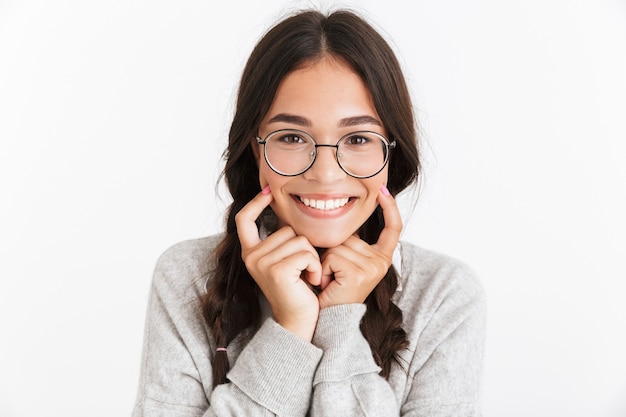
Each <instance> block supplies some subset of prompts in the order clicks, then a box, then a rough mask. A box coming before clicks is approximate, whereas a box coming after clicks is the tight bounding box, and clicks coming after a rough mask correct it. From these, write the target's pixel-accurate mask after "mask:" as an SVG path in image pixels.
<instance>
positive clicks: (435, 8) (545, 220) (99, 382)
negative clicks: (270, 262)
mask: <svg viewBox="0 0 626 417" xmlns="http://www.w3.org/2000/svg"><path fill="white" fill-rule="evenodd" d="M211 3H212V2H209V1H208V0H204V1H197V0H181V1H176V2H174V1H171V2H165V1H154V0H153V1H148V0H143V1H142V0H130V1H129V0H107V1H104V0H102V1H82V0H57V1H44V0H33V1H28V0H22V1H17V0H16V1H11V0H0V138H1V142H0V199H1V203H0V257H1V264H0V416H2V417H21V416H34V415H48V416H61V415H62V416H70V417H73V416H77V417H78V416H91V417H95V416H103V417H104V416H107V417H108V416H124V415H129V414H130V412H131V409H132V406H133V401H134V397H135V392H136V386H137V377H138V370H139V360H140V352H141V340H142V331H143V320H144V313H145V307H146V301H147V294H148V288H149V283H150V279H151V273H152V268H153V267H154V263H155V261H156V259H157V257H158V255H159V254H160V253H161V252H162V251H163V250H165V249H166V248H167V247H168V246H170V245H171V244H173V243H175V242H177V241H180V240H184V239H189V238H195V237H199V236H204V235H207V234H210V233H214V232H216V231H218V230H219V229H220V227H221V213H222V211H223V209H224V207H225V205H226V204H227V202H228V198H227V195H226V194H225V193H224V192H223V191H222V192H221V193H216V187H215V183H216V181H217V179H218V175H219V172H220V170H221V162H220V155H221V152H222V150H223V148H224V145H225V142H226V135H227V131H228V127H229V122H230V118H231V115H232V107H233V98H234V96H235V90H236V85H237V81H238V77H239V75H240V73H241V69H242V67H243V64H244V62H245V59H246V58H247V55H248V53H249V52H250V50H251V48H252V45H253V43H254V42H255V41H256V40H257V39H258V37H259V36H260V35H261V34H262V33H263V31H264V30H265V29H266V28H267V27H268V26H269V25H271V23H272V22H274V21H275V20H276V19H277V18H278V17H279V16H280V15H281V14H282V12H284V11H289V10H292V9H293V8H294V4H295V5H296V6H300V7H302V6H308V5H322V6H324V7H328V6H329V5H331V4H333V3H332V2H313V3H312V2H298V3H285V2H284V1H279V0H273V1H263V2H244V1H240V0H231V1H226V2H219V6H215V5H212V4H211ZM342 4H343V5H352V6H354V7H356V8H357V10H361V11H363V12H364V13H365V14H366V15H367V16H369V17H370V18H371V20H373V21H374V22H375V23H376V24H377V25H379V26H380V27H381V28H383V32H384V34H385V36H386V37H387V38H389V39H390V40H392V41H393V44H394V48H395V49H397V51H398V53H399V57H400V60H401V61H402V64H403V67H404V68H405V70H406V74H407V78H408V81H409V83H410V88H411V90H412V92H413V94H414V97H415V104H416V108H417V113H418V117H419V120H420V124H421V130H422V141H423V152H424V163H425V170H424V182H423V185H422V188H421V191H420V193H419V198H418V202H417V206H416V208H415V209H414V210H413V211H412V213H411V210H410V204H409V203H410V201H411V199H410V198H409V199H405V200H403V206H404V207H405V210H404V212H405V213H406V214H407V217H406V220H405V223H406V229H405V232H404V239H408V240H411V241H413V242H416V243H418V244H420V245H422V246H425V247H428V248H431V249H434V250H437V251H441V252H445V253H448V254H450V255H453V256H455V257H457V258H460V259H462V260H463V261H465V262H466V263H469V264H470V265H472V266H473V267H474V269H475V270H476V271H477V272H478V273H479V274H480V276H481V277H482V279H483V282H484V285H485V287H486V290H487V294H488V300H489V317H488V320H489V323H488V340H487V351H486V363H485V379H484V410H485V415H486V416H492V417H500V416H508V417H517V416H519V417H522V416H524V417H527V416H533V417H539V416H546V417H548V416H550V417H554V416H568V417H578V416H580V417H588V416H594V417H624V416H626V353H625V352H626V301H625V298H626V294H625V290H626V285H625V280H626V238H625V236H626V221H625V220H624V213H626V202H625V198H624V196H625V195H626V3H625V2H624V1H621V0H586V1H585V0H580V1H575V0H527V1H523V2H518V1H501V0H474V1H471V2H470V1H464V0H443V1H428V2H427V1H414V2H412V5H411V6H408V2H401V1H393V0H387V1H379V2H375V1H353V2H345V3H342ZM409 214H410V217H409V216H408V215H409Z"/></svg>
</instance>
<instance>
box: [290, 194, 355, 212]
mask: <svg viewBox="0 0 626 417" xmlns="http://www.w3.org/2000/svg"><path fill="white" fill-rule="evenodd" d="M298 198H299V199H300V201H301V202H302V204H304V205H305V206H307V207H311V208H313V209H316V210H322V211H328V210H335V209H338V208H341V207H343V206H345V205H346V204H348V201H350V198H348V197H343V198H333V199H314V198H306V197H298Z"/></svg>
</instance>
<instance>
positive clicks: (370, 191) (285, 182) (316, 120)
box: [253, 59, 388, 248]
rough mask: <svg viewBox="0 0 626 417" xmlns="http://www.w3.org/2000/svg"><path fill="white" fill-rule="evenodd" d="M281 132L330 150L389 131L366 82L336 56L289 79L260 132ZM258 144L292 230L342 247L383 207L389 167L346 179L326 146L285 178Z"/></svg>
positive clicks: (319, 243)
mask: <svg viewBox="0 0 626 417" xmlns="http://www.w3.org/2000/svg"><path fill="white" fill-rule="evenodd" d="M279 129H298V130H302V131H305V132H307V133H308V134H310V135H311V136H312V137H313V138H314V139H315V141H316V143H317V144H327V145H335V144H336V143H337V141H338V140H339V138H340V137H342V136H344V135H346V134H348V133H351V132H355V131H363V130H367V131H373V132H377V133H380V134H382V135H385V134H386V132H385V129H384V127H383V124H382V121H381V120H380V117H379V116H378V114H377V112H376V110H375V108H374V105H373V102H372V98H371V95H370V93H369V91H368V89H367V88H366V86H365V84H364V83H363V81H362V80H361V78H360V77H359V76H358V75H357V74H356V73H355V72H354V71H352V69H350V68H349V67H348V66H347V65H345V64H344V63H342V62H341V61H338V60H335V59H322V60H321V61H318V62H316V63H314V64H311V65H307V66H304V67H303V68H301V69H298V70H295V71H293V72H291V73H290V74H288V75H287V76H286V77H285V78H284V79H283V80H282V82H281V84H280V86H279V88H278V90H277V92H276V96H275V98H274V102H273V103H272V105H271V107H270V109H269V111H268V113H267V114H266V115H265V117H264V119H263V120H262V122H261V125H260V126H259V132H258V134H259V137H261V138H263V139H264V138H265V137H266V136H267V135H268V134H270V133H271V132H274V131H276V130H279ZM253 146H255V147H256V146H258V148H255V154H256V155H257V158H258V164H259V180H260V183H261V188H264V187H265V186H266V185H269V186H270V188H271V191H272V195H273V197H274V199H273V201H272V203H271V207H272V209H273V210H274V212H275V213H276V215H277V216H278V219H279V222H280V226H284V225H289V226H291V227H292V228H293V229H294V230H295V232H296V233H297V234H298V235H301V236H305V237H306V238H307V239H308V240H309V241H310V242H311V244H312V245H313V246H316V247H321V248H329V247H334V246H338V245H340V244H342V243H343V242H344V241H345V240H346V239H347V238H348V237H349V236H350V235H352V234H354V233H355V232H356V231H357V230H358V229H359V227H360V226H361V225H362V224H363V223H364V222H365V221H366V220H367V219H368V217H369V216H370V215H371V214H372V212H373V211H374V209H375V208H376V206H377V204H378V203H377V196H378V193H379V189H380V187H381V185H382V184H386V183H387V171H388V168H387V166H385V168H384V169H383V170H382V171H380V172H379V173H378V174H376V175H375V176H373V177H370V178H367V179H357V178H354V177H351V176H350V175H348V174H346V173H345V172H344V171H343V170H342V169H341V168H340V167H339V165H338V164H337V160H336V159H335V148H331V147H319V148H318V149H317V157H316V159H315V162H314V163H313V166H312V167H311V168H310V169H309V170H308V171H306V172H305V173H303V174H300V175H297V176H294V177H286V176H282V175H280V174H277V173H275V172H274V171H272V169H271V168H270V167H269V166H268V165H267V162H266V161H265V158H264V157H263V148H262V147H263V146H264V145H257V144H254V145H253ZM326 202H329V203H326ZM317 207H324V209H322V208H317Z"/></svg>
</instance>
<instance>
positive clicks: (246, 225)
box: [235, 186, 273, 249]
mask: <svg viewBox="0 0 626 417" xmlns="http://www.w3.org/2000/svg"><path fill="white" fill-rule="evenodd" d="M272 200H273V197H272V193H271V192H270V189H269V186H268V187H265V188H264V189H263V191H261V192H260V193H259V194H257V195H256V196H255V197H254V198H253V199H252V200H250V202H248V204H246V205H245V206H244V207H243V208H242V209H241V210H240V211H239V213H237V214H236V215H235V224H236V225H237V235H238V236H239V241H240V242H241V248H242V249H246V248H251V247H254V246H256V245H258V244H259V243H260V242H261V238H260V237H259V229H258V228H257V225H256V219H258V218H259V216H260V215H261V213H262V212H263V210H264V209H265V207H267V206H268V205H269V204H270V203H271V202H272Z"/></svg>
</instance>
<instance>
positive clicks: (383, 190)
mask: <svg viewBox="0 0 626 417" xmlns="http://www.w3.org/2000/svg"><path fill="white" fill-rule="evenodd" d="M380 191H382V193H383V194H384V195H391V193H390V192H389V190H388V189H387V186H386V185H385V184H383V185H381V186H380Z"/></svg>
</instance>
